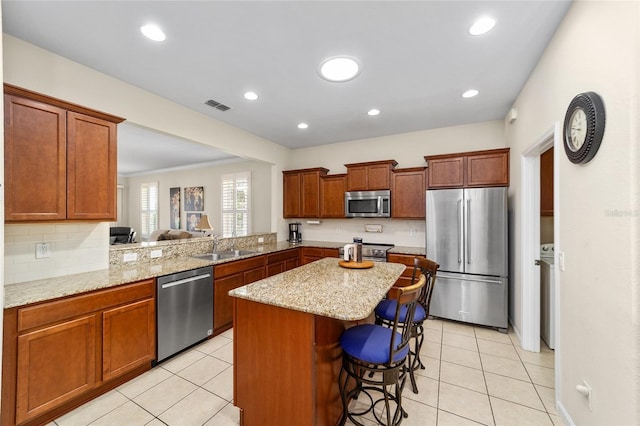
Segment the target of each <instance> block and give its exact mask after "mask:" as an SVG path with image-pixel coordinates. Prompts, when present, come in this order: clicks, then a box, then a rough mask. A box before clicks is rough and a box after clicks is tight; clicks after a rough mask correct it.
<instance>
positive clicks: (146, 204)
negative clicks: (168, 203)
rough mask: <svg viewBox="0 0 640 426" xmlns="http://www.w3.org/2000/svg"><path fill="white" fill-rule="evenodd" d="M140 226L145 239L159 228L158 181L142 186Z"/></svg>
mask: <svg viewBox="0 0 640 426" xmlns="http://www.w3.org/2000/svg"><path fill="white" fill-rule="evenodd" d="M140 228H141V229H140V233H141V234H142V238H143V239H148V238H149V236H150V235H151V233H152V232H153V231H155V230H156V229H158V182H149V183H143V184H142V185H141V186H140Z"/></svg>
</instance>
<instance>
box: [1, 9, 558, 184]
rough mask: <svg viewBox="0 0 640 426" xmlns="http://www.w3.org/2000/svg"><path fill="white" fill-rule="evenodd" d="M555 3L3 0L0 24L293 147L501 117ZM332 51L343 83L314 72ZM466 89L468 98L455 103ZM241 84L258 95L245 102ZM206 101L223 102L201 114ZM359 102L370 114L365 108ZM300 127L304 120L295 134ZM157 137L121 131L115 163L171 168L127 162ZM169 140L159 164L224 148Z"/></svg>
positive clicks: (541, 44)
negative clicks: (481, 28)
mask: <svg viewBox="0 0 640 426" xmlns="http://www.w3.org/2000/svg"><path fill="white" fill-rule="evenodd" d="M569 6H570V1H569V0H560V1H553V0H538V1H519V0H512V1H480V0H475V1H279V2H277V1H189V2H187V1H87V0H85V1H16V0H3V1H2V9H3V10H2V15H3V16H2V17H3V30H4V31H5V32H7V33H9V34H11V35H13V36H15V37H18V38H20V39H23V40H25V41H28V42H30V43H33V44H35V45H38V46H40V47H42V48H44V49H47V50H49V51H52V52H55V53H57V54H59V55H61V56H64V57H67V58H69V59H72V60H74V61H76V62H79V63H81V64H84V65H87V66H89V67H91V68H94V69H96V70H99V71H101V72H104V73H106V74H109V75H112V76H114V77H116V78H118V79H121V80H123V81H126V82H128V83H131V84H134V85H136V86H138V87H141V88H143V89H145V90H148V91H150V92H153V93H155V94H157V95H160V96H162V97H164V98H167V99H170V100H173V101H175V102H177V103H179V104H182V105H184V106H186V107H188V108H191V109H193V110H195V111H198V112H201V113H204V114H206V115H208V116H210V117H213V118H215V119H218V120H221V121H224V122H227V123H229V124H231V125H234V126H236V127H239V128H242V129H244V130H247V131H249V132H251V133H253V134H256V135H258V136H261V137H263V138H266V139H269V140H272V141H274V142H276V143H278V144H281V145H284V146H288V147H291V148H300V147H308V146H314V145H322V144H328V143H335V142H341V141H347V140H355V139H362V138H370V137H376V136H385V135H391V134H397V133H404V132H410V131H417V130H425V129H432V128H439V127H446V126H452V125H460V124H466V123H475V122H481V121H486V120H494V119H502V118H504V116H505V115H506V113H507V111H508V110H509V108H510V107H511V106H512V104H513V102H514V100H515V98H516V96H517V94H518V93H519V91H520V90H521V88H522V86H523V84H524V83H525V81H526V80H527V78H528V77H529V74H530V73H531V71H532V69H533V68H534V66H535V64H536V63H537V61H538V59H539V57H540V55H541V54H542V52H543V51H544V49H545V47H546V46H547V44H548V42H549V40H550V39H551V37H552V35H553V33H554V32H555V30H556V28H557V26H558V24H559V23H560V21H561V20H562V18H563V17H564V15H565V13H566V11H567V9H568V8H569ZM483 15H491V16H492V17H494V18H495V19H496V21H497V24H496V26H495V28H494V29H493V30H492V31H491V32H489V33H487V34H485V35H482V36H475V37H474V36H470V35H469V34H468V32H467V31H468V28H469V27H470V26H471V24H472V23H473V21H474V20H475V19H476V18H478V17H480V16H483ZM149 22H153V23H157V24H158V25H160V26H161V27H162V28H163V29H164V31H165V33H166V34H167V39H166V41H164V42H160V43H158V42H152V41H149V40H147V39H146V38H144V37H143V36H142V34H141V33H140V30H139V28H140V26H142V25H143V24H146V23H149ZM336 55H349V56H352V57H355V58H357V59H358V60H359V62H360V64H361V73H360V75H359V76H358V77H357V78H355V79H354V80H351V81H348V82H343V83H330V82H327V81H325V80H323V79H322V78H320V77H319V75H318V72H317V68H318V66H319V64H320V62H321V61H322V60H323V59H325V58H327V57H331V56H336ZM470 88H475V89H477V90H479V91H480V94H479V95H478V96H476V97H474V98H470V99H463V98H462V97H461V94H462V92H464V91H466V90H467V89H470ZM247 90H253V91H255V92H257V93H258V94H259V95H260V98H259V99H258V100H257V101H253V102H250V101H247V100H245V99H244V98H243V96H242V95H243V93H244V92H245V91H247ZM208 99H214V100H216V101H218V102H221V103H223V104H225V105H228V106H229V107H231V109H230V110H228V111H226V112H222V111H219V110H217V109H214V108H211V107H209V106H207V105H205V104H204V102H205V101H206V100H208ZM371 108H378V109H380V111H381V113H380V115H378V116H376V117H370V116H368V115H367V114H366V112H367V111H368V110H369V109H371ZM301 121H304V122H306V123H308V124H309V128H308V129H306V130H300V129H298V128H297V124H298V123H299V122H301ZM169 139H170V138H169V136H168V135H162V136H161V137H158V136H153V137H150V136H149V135H148V134H146V133H144V132H141V129H140V128H135V126H134V127H133V128H132V129H127V130H125V131H123V132H120V134H119V150H120V152H121V154H122V155H123V156H125V155H126V158H122V157H120V156H119V162H121V163H122V164H121V166H122V167H123V169H124V168H126V169H127V170H128V173H133V172H135V171H141V170H143V169H144V167H152V168H153V167H155V168H164V167H167V166H168V165H171V164H172V163H171V162H168V163H157V164H156V163H155V162H152V164H148V165H146V166H143V168H140V167H138V166H135V165H134V163H136V162H137V161H136V160H143V159H145V160H147V161H149V160H151V158H150V157H151V156H150V155H149V153H150V152H152V151H151V150H149V149H148V148H147V144H148V143H152V144H153V146H154V147H156V148H157V147H158V146H159V144H160V143H161V142H158V141H159V140H161V141H163V142H165V143H166V142H168V141H169ZM134 140H135V141H134ZM174 143H178V144H179V146H181V147H182V148H181V149H178V150H170V152H171V155H170V156H168V157H171V158H172V159H173V160H177V159H178V157H179V156H180V155H182V154H192V153H193V155H191V156H189V157H187V158H186V159H184V160H183V161H186V163H184V164H189V163H188V161H192V162H193V161H195V160H193V159H194V158H203V156H205V157H206V156H207V155H209V154H211V155H213V157H215V156H216V155H222V156H224V155H225V154H224V153H220V152H210V148H206V147H203V146H202V145H197V144H195V145H194V144H193V143H191V144H188V145H186V146H189V147H191V148H186V147H185V145H182V144H184V143H186V142H185V141H177V142H176V141H174ZM132 144H133V145H135V147H136V148H134V147H127V146H128V145H132ZM152 149H155V148H152ZM203 149H204V152H203V151H202V150H203ZM192 150H194V151H193V152H192ZM158 151H159V150H158ZM214 151H215V150H214ZM157 157H158V161H160V159H161V157H162V156H160V155H158V156H157ZM208 161H210V160H208ZM125 164H126V166H125ZM174 165H178V164H174ZM119 172H121V170H119Z"/></svg>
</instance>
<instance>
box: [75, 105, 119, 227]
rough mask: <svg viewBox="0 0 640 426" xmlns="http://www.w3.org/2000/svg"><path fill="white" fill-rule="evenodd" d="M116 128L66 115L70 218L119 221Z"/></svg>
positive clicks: (92, 119) (96, 120)
mask: <svg viewBox="0 0 640 426" xmlns="http://www.w3.org/2000/svg"><path fill="white" fill-rule="evenodd" d="M116 175H117V137H116V125H115V123H111V122H108V121H104V120H100V119H97V118H93V117H89V116H87V115H83V114H78V113H74V112H69V113H67V219H100V220H116V219H117V218H116Z"/></svg>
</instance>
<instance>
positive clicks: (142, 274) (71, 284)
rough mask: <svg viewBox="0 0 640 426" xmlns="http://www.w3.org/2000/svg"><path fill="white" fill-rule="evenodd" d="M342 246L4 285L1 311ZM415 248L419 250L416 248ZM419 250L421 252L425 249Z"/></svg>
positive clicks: (282, 245)
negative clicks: (258, 259) (260, 258)
mask: <svg viewBox="0 0 640 426" xmlns="http://www.w3.org/2000/svg"><path fill="white" fill-rule="evenodd" d="M345 244H347V243H344V242H327V241H302V242H301V243H297V244H290V243H289V242H287V241H281V242H277V243H273V244H261V245H257V246H252V247H246V248H245V249H247V250H252V251H255V253H253V254H249V255H246V256H240V257H235V258H231V259H223V260H217V261H213V260H203V259H196V258H193V257H190V256H180V257H172V258H162V259H159V260H154V261H145V262H132V263H130V264H129V263H127V264H124V265H122V266H111V267H110V268H108V269H102V270H99V271H93V272H84V273H80V274H73V275H65V276H61V277H53V278H45V279H41V280H35V281H27V282H20V283H15V284H7V285H5V287H4V308H5V309H7V308H14V307H18V306H24V305H28V304H31V303H37V302H43V301H47V300H52V299H57V298H60V297H65V296H72V295H75V294H80V293H85V292H88V291H94V290H100V289H105V288H109V287H114V286H117V285H121V284H127V283H132V282H136V281H141V280H145V279H149V278H155V277H159V276H163V275H170V274H175V273H177V272H182V271H188V270H190V269H197V268H201V267H204V266H208V265H217V264H221V263H225V262H233V261H235V260H240V259H246V258H249V257H253V256H260V255H263V254H269V253H274V252H278V251H283V250H288V249H290V248H297V247H320V248H335V249H338V248H340V247H343V246H344V245H345ZM398 249H399V247H396V248H394V249H393V251H392V252H394V253H395V252H397V253H404V254H416V253H414V252H413V251H408V250H409V249H412V248H402V249H401V251H397V250H398ZM415 249H416V250H420V249H419V248H415ZM412 250H413V249H412ZM422 250H423V251H424V249H422Z"/></svg>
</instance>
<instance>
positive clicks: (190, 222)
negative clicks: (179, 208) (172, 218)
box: [187, 212, 202, 231]
mask: <svg viewBox="0 0 640 426" xmlns="http://www.w3.org/2000/svg"><path fill="white" fill-rule="evenodd" d="M200 216H202V213H196V212H187V231H195V230H196V227H197V226H198V223H200Z"/></svg>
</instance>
